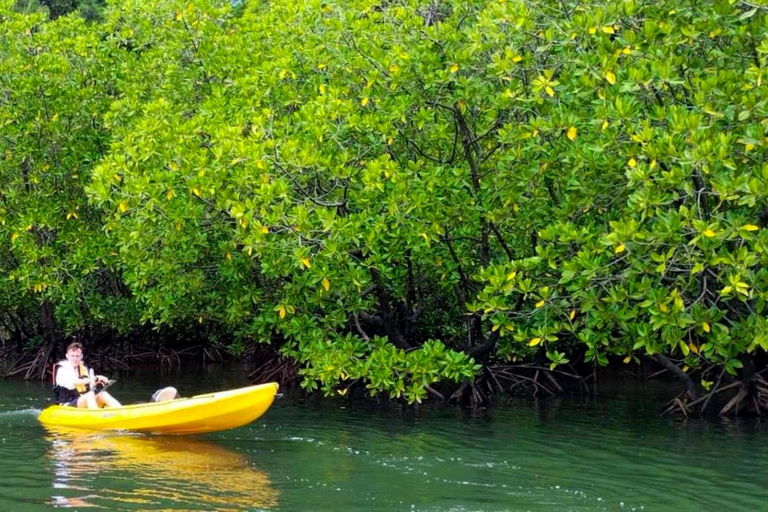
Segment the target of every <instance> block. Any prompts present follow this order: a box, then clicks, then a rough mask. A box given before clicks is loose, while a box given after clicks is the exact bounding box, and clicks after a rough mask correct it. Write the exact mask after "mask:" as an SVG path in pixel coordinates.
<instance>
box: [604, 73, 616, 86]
mask: <svg viewBox="0 0 768 512" xmlns="http://www.w3.org/2000/svg"><path fill="white" fill-rule="evenodd" d="M605 79H606V80H608V83H609V84H611V85H613V84H615V83H616V75H614V74H613V73H611V72H610V71H606V72H605Z"/></svg>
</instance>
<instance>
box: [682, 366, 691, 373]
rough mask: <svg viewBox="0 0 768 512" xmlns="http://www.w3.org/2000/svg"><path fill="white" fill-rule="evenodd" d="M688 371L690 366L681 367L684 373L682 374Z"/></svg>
mask: <svg viewBox="0 0 768 512" xmlns="http://www.w3.org/2000/svg"><path fill="white" fill-rule="evenodd" d="M690 369H691V367H690V366H688V365H685V366H683V371H684V372H687V371H688V370H690Z"/></svg>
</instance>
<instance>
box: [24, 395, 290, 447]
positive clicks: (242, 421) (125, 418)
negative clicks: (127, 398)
mask: <svg viewBox="0 0 768 512" xmlns="http://www.w3.org/2000/svg"><path fill="white" fill-rule="evenodd" d="M277 390H278V385H277V383H275V382H270V383H267V384H260V385H257V386H248V387H245V388H240V389H233V390H229V391H221V392H218V393H208V394H205V395H197V396H193V397H189V398H178V399H176V400H169V401H167V402H150V403H145V404H136V405H125V406H122V407H105V408H103V409H83V408H77V407H68V406H61V405H52V406H50V407H47V408H46V409H44V410H43V411H42V412H41V413H40V416H38V420H39V421H40V423H42V424H43V425H46V426H59V427H76V428H81V429H88V430H128V431H132V432H148V433H156V434H177V435H182V434H202V433H206V432H217V431H219V430H228V429H231V428H237V427H241V426H243V425H247V424H248V423H251V422H252V421H254V420H256V419H257V418H258V417H260V416H261V415H262V414H264V413H265V412H266V411H267V409H269V407H270V406H271V405H272V402H273V401H274V399H275V395H276V394H277Z"/></svg>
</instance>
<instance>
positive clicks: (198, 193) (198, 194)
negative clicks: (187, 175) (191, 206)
mask: <svg viewBox="0 0 768 512" xmlns="http://www.w3.org/2000/svg"><path fill="white" fill-rule="evenodd" d="M192 193H193V194H195V195H196V196H197V197H200V189H199V188H197V187H195V188H193V189H192Z"/></svg>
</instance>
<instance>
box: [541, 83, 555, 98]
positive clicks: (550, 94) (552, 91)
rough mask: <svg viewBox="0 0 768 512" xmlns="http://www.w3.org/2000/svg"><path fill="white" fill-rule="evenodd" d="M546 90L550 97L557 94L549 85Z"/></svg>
mask: <svg viewBox="0 0 768 512" xmlns="http://www.w3.org/2000/svg"><path fill="white" fill-rule="evenodd" d="M544 90H545V91H546V92H547V94H548V95H549V97H550V98H551V97H552V96H554V95H555V90H554V89H553V88H552V87H551V86H549V85H548V86H547V87H546V88H545V89H544Z"/></svg>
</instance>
